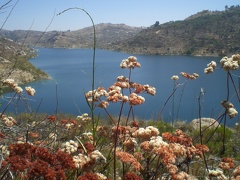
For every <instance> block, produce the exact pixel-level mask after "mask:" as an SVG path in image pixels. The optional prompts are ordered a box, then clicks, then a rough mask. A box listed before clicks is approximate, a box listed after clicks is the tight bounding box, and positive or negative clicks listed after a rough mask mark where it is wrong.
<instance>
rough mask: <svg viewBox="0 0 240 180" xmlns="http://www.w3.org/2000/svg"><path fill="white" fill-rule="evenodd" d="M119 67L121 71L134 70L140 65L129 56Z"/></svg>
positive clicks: (135, 59)
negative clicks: (125, 69)
mask: <svg viewBox="0 0 240 180" xmlns="http://www.w3.org/2000/svg"><path fill="white" fill-rule="evenodd" d="M120 67H121V68H123V69H124V68H128V69H134V68H135V67H141V64H140V63H139V62H137V58H136V57H135V56H129V57H128V58H127V59H123V60H122V62H121V63H120Z"/></svg>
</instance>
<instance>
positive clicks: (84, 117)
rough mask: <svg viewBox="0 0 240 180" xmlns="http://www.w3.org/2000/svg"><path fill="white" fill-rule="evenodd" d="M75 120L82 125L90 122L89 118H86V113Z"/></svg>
mask: <svg viewBox="0 0 240 180" xmlns="http://www.w3.org/2000/svg"><path fill="white" fill-rule="evenodd" d="M77 120H78V121H80V122H82V123H86V122H88V121H90V120H91V118H90V117H89V116H88V114H87V113H83V114H82V115H81V116H77Z"/></svg>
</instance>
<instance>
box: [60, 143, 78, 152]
mask: <svg viewBox="0 0 240 180" xmlns="http://www.w3.org/2000/svg"><path fill="white" fill-rule="evenodd" d="M62 147H63V148H62V149H61V150H62V151H64V152H66V153H68V154H72V153H75V152H77V150H78V143H77V142H75V141H73V140H70V141H68V142H66V143H63V144H62Z"/></svg>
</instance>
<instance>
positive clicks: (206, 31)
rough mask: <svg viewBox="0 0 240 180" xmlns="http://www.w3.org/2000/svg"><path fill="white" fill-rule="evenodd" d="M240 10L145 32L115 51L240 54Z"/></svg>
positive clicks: (206, 13)
mask: <svg viewBox="0 0 240 180" xmlns="http://www.w3.org/2000/svg"><path fill="white" fill-rule="evenodd" d="M239 42H240V7H239V6H235V7H234V6H232V7H230V8H226V10H225V11H214V12H212V11H208V10H205V11H202V12H199V13H197V14H195V15H192V16H190V17H188V18H186V19H185V20H183V21H175V22H173V21H172V22H168V23H164V24H159V23H158V22H156V23H155V24H154V25H153V26H151V27H149V28H147V29H144V30H142V31H141V32H140V33H139V34H138V35H136V36H134V37H132V38H130V39H128V40H127V41H124V42H122V43H121V44H119V43H113V44H112V49H113V50H116V51H125V52H130V53H140V54H168V55H171V54H174V55H178V54H179V55H201V56H224V55H230V54H233V53H240V43H239Z"/></svg>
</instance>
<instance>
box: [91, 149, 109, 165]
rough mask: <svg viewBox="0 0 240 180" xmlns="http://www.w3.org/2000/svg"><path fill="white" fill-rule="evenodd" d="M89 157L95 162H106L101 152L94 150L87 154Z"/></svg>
mask: <svg viewBox="0 0 240 180" xmlns="http://www.w3.org/2000/svg"><path fill="white" fill-rule="evenodd" d="M89 157H90V159H91V160H93V161H94V162H95V163H106V161H107V160H106V158H105V157H104V156H103V154H102V153H101V152H100V151H98V150H95V151H93V152H91V153H90V154H89Z"/></svg>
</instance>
